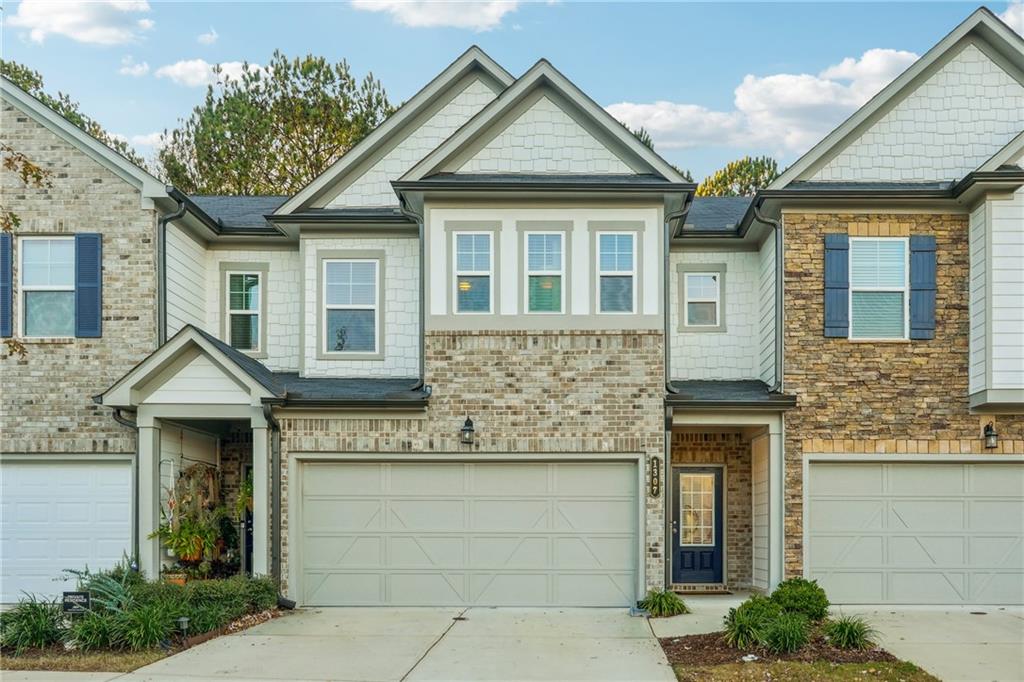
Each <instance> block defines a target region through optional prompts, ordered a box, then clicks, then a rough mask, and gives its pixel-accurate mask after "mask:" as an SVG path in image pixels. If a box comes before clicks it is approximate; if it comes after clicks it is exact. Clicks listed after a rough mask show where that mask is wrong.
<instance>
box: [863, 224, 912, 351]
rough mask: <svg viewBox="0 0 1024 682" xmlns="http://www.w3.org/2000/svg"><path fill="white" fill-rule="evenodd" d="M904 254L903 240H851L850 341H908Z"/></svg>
mask: <svg viewBox="0 0 1024 682" xmlns="http://www.w3.org/2000/svg"><path fill="white" fill-rule="evenodd" d="M907 251H908V250H907V240H906V239H904V238H896V237H890V238H881V239H871V238H861V237H854V238H851V239H850V338H853V339H905V338H908V336H907V335H908V317H909V314H908V305H909V301H908V299H909V296H908V294H907V291H908V288H909V281H908V279H909V277H908V276H909V270H910V267H909V264H908V262H907V258H908V256H907Z"/></svg>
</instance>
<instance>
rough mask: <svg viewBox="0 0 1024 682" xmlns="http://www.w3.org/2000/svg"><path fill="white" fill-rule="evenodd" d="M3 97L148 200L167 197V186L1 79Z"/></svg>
mask: <svg viewBox="0 0 1024 682" xmlns="http://www.w3.org/2000/svg"><path fill="white" fill-rule="evenodd" d="M0 95H2V96H3V99H4V101H7V102H10V103H11V104H13V105H14V106H16V107H17V108H18V109H21V110H22V111H24V112H25V113H26V114H28V115H29V116H31V117H32V118H33V119H35V120H36V121H37V122H38V123H39V124H40V125H42V126H44V127H45V128H47V129H49V130H50V131H52V132H54V133H56V134H57V135H59V136H60V137H62V138H64V139H65V140H67V141H68V142H69V143H70V144H72V145H74V146H75V147H76V148H78V149H80V150H81V151H82V152H84V153H85V154H87V155H88V156H90V157H91V158H92V159H94V160H95V161H97V162H98V163H100V164H102V165H103V166H105V167H107V168H109V169H110V170H111V171H112V172H113V173H114V174H115V175H117V176H118V177H120V178H122V179H123V180H125V181H126V182H128V183H130V184H132V185H134V186H135V187H138V188H139V190H140V191H141V192H142V197H143V198H144V199H156V198H161V199H162V198H166V197H167V189H166V187H165V186H164V183H163V182H161V181H160V180H159V179H157V178H156V177H154V176H153V175H150V174H149V173H148V172H147V171H145V170H143V169H142V168H139V167H138V166H136V165H135V164H134V163H132V162H131V161H129V160H128V159H126V158H125V157H123V156H121V155H120V154H118V153H117V152H115V151H114V150H113V149H111V148H110V147H108V146H107V145H105V144H103V143H102V142H100V141H99V140H97V139H96V138H95V137H93V136H92V135H90V134H89V133H87V132H85V131H84V130H82V129H81V128H79V127H78V126H76V125H75V124H74V123H72V122H71V121H69V120H67V119H66V118H64V117H63V116H61V115H60V114H58V113H57V112H56V111H54V110H53V109H51V108H50V107H48V106H46V105H45V104H43V103H42V102H40V101H39V100H38V99H36V98H35V97H33V96H32V95H30V94H28V93H27V92H25V91H24V90H22V89H21V88H19V87H18V86H17V85H15V84H14V83H13V82H11V81H10V80H9V79H8V78H6V77H4V76H0Z"/></svg>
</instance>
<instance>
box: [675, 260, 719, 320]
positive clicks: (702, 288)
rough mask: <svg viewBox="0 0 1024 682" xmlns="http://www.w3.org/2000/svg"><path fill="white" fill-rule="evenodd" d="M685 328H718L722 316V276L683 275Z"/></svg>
mask: <svg viewBox="0 0 1024 682" xmlns="http://www.w3.org/2000/svg"><path fill="white" fill-rule="evenodd" d="M683 277H684V279H683V298H684V299H685V312H686V314H685V316H684V318H683V324H684V326H686V327H703V328H708V327H718V326H719V325H720V324H721V323H720V319H721V315H722V287H721V284H722V276H721V274H720V273H718V272H687V273H684V274H683Z"/></svg>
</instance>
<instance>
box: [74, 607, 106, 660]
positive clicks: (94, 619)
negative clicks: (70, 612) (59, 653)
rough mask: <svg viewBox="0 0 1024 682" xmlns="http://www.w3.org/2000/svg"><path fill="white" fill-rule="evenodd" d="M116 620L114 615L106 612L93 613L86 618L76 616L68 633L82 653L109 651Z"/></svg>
mask: <svg viewBox="0 0 1024 682" xmlns="http://www.w3.org/2000/svg"><path fill="white" fill-rule="evenodd" d="M114 618H115V616H114V615H112V614H111V613H108V612H104V611H91V612H89V613H87V614H85V615H84V616H75V618H74V620H72V622H71V629H70V630H69V631H68V638H69V639H70V640H71V641H73V642H74V643H75V644H76V645H77V646H78V648H79V649H81V650H82V651H95V650H96V649H107V648H109V647H110V644H111V638H112V637H113V634H114Z"/></svg>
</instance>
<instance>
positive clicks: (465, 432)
mask: <svg viewBox="0 0 1024 682" xmlns="http://www.w3.org/2000/svg"><path fill="white" fill-rule="evenodd" d="M475 433H476V429H474V428H473V420H472V419H470V418H469V415H467V416H466V421H465V423H464V424H463V425H462V429H461V430H460V431H459V441H460V442H461V443H462V444H463V445H472V444H473V435H474V434H475Z"/></svg>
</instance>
